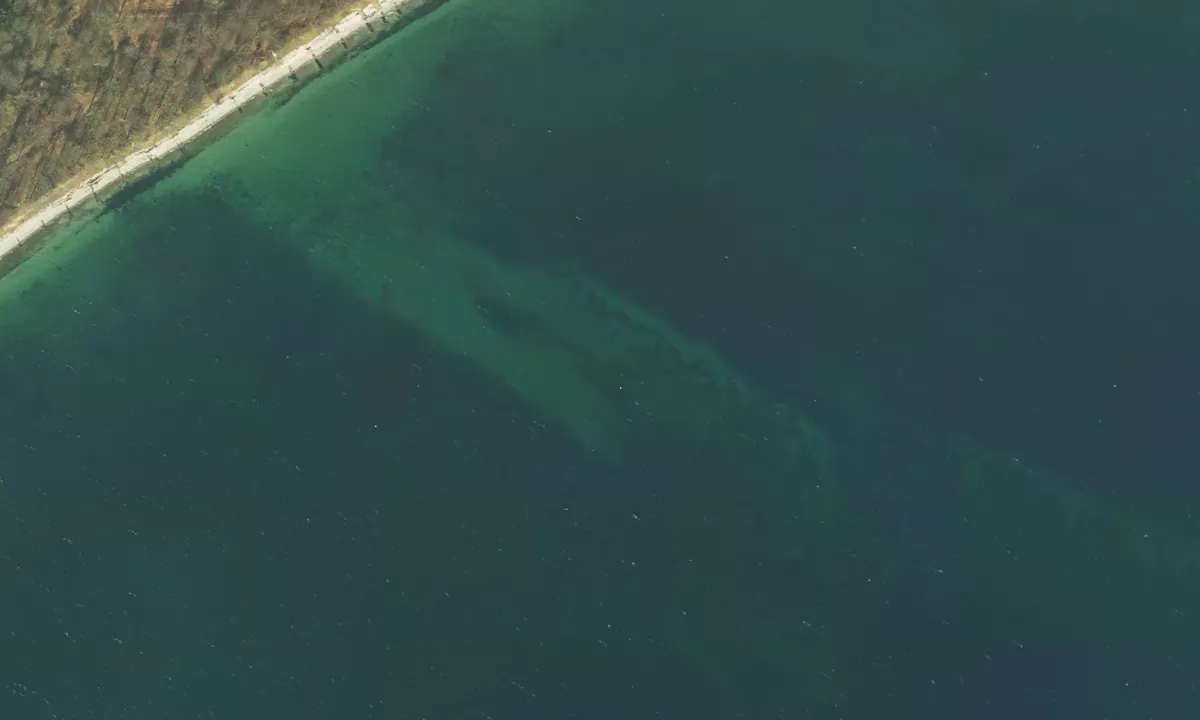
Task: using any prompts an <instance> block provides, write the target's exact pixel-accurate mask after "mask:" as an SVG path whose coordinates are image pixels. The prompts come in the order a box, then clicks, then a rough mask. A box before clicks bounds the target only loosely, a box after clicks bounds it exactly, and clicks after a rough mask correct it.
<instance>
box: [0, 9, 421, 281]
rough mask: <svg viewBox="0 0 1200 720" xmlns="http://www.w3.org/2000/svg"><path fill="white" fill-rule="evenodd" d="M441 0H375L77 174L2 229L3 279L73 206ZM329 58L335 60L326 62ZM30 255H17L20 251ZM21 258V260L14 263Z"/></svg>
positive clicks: (153, 166) (171, 159)
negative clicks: (147, 139)
mask: <svg viewBox="0 0 1200 720" xmlns="http://www.w3.org/2000/svg"><path fill="white" fill-rule="evenodd" d="M440 4H441V2H439V0H376V1H375V2H370V3H368V4H366V5H364V6H363V7H361V8H359V9H357V10H354V11H352V12H350V13H349V14H348V15H346V16H345V17H343V18H342V19H341V20H339V21H338V22H336V23H334V24H333V25H331V26H329V27H326V28H325V29H324V30H322V31H321V32H320V33H319V34H317V36H316V37H314V38H313V39H311V40H310V41H308V42H307V43H304V44H302V45H300V46H299V47H297V48H295V49H294V50H292V51H290V52H288V53H287V54H286V55H284V56H283V57H281V58H278V59H277V60H276V62H275V63H273V64H272V65H270V66H268V67H266V68H264V69H263V70H261V71H260V72H258V73H256V74H255V75H253V76H252V77H251V78H250V79H249V80H247V81H246V82H244V83H242V84H241V85H240V86H239V87H238V88H237V89H236V90H234V91H233V92H231V93H229V94H228V95H225V96H224V97H222V98H221V99H220V100H218V101H217V102H216V103H214V104H212V105H209V106H208V107H207V108H205V109H204V110H202V111H201V112H200V113H199V114H198V115H195V116H194V117H192V119H191V120H188V121H187V122H186V124H185V125H184V126H183V127H182V128H181V129H179V130H177V131H176V132H175V133H174V134H173V135H171V136H169V137H167V138H165V139H163V140H159V141H157V142H153V144H151V145H150V146H149V147H141V148H138V149H136V150H133V151H132V152H130V153H129V154H128V155H126V156H125V157H124V158H123V159H122V160H121V161H120V162H117V163H116V164H113V165H109V166H108V167H105V168H103V169H102V170H100V171H99V172H97V173H95V174H93V175H92V176H91V177H90V178H88V179H87V180H84V181H78V180H72V181H68V182H67V183H65V184H64V185H63V186H62V187H61V188H56V190H55V191H54V192H52V193H51V194H50V196H49V197H51V198H53V199H51V200H46V199H42V200H41V201H39V202H38V203H36V204H35V206H34V207H33V208H31V209H30V210H29V211H28V212H26V213H24V214H18V216H17V217H16V218H14V219H13V220H12V221H11V222H10V223H8V224H7V225H6V226H5V227H4V228H2V229H0V280H2V279H3V277H4V276H5V275H7V274H8V273H9V272H11V271H12V270H13V269H14V268H16V267H17V266H19V265H20V264H21V263H22V262H23V261H24V260H25V259H27V257H28V254H29V253H31V252H36V247H35V246H36V244H37V241H38V240H39V239H41V238H43V237H45V236H46V235H48V234H49V233H50V232H51V231H53V230H54V229H55V228H56V227H57V226H58V225H59V223H60V221H62V220H63V219H64V218H73V217H74V214H73V211H75V210H76V209H82V208H83V207H84V206H86V205H87V204H89V203H100V204H101V208H100V209H101V210H103V209H104V204H103V203H104V200H105V199H106V198H107V197H109V196H111V195H113V194H115V193H119V192H121V191H122V190H124V189H125V188H127V187H129V186H130V185H131V184H133V183H136V182H138V181H139V180H140V179H142V178H144V177H145V176H146V175H148V174H150V173H153V172H155V171H156V170H161V169H164V168H166V167H170V166H171V165H175V164H177V163H179V162H180V161H182V160H183V159H184V150H185V149H186V148H188V147H190V146H193V145H195V144H196V143H197V142H200V141H203V140H205V139H207V138H209V137H210V136H211V135H213V134H214V132H217V131H220V130H223V129H228V126H229V124H230V123H229V122H228V121H230V120H231V119H233V118H234V117H235V114H245V113H246V112H247V110H251V111H253V110H254V109H257V107H255V106H256V105H257V104H258V103H259V102H260V101H262V100H263V99H264V98H269V97H270V96H271V95H272V94H273V91H274V90H276V89H280V86H284V87H285V88H286V83H288V82H289V81H290V82H292V83H304V82H307V81H308V80H310V79H311V78H312V77H315V76H316V75H318V74H322V73H324V72H325V71H326V70H327V69H328V65H329V64H332V63H333V62H336V61H337V60H340V59H342V58H341V57H337V56H338V55H339V53H340V54H342V55H343V56H344V55H345V54H348V53H349V52H350V51H352V50H355V49H358V48H359V47H360V46H362V45H364V44H366V43H368V42H373V41H374V40H377V39H379V38H381V37H382V36H384V35H386V34H388V33H389V31H391V30H393V29H395V28H396V26H397V24H398V23H400V22H401V21H407V20H408V19H409V18H410V17H413V16H414V12H413V11H414V10H419V9H421V8H422V7H425V8H426V9H432V8H434V7H436V6H438V5H440ZM323 61H328V62H323ZM18 254H20V255H24V257H14V255H18ZM14 260H15V261H14Z"/></svg>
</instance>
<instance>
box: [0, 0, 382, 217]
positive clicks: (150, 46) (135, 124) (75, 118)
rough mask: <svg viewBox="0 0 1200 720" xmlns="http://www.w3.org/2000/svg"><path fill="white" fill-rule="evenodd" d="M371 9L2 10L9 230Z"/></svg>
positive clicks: (157, 0)
mask: <svg viewBox="0 0 1200 720" xmlns="http://www.w3.org/2000/svg"><path fill="white" fill-rule="evenodd" d="M365 4H366V3H365V0H0V161H2V162H0V225H3V224H4V223H5V222H6V221H7V220H9V219H11V218H12V217H13V216H14V213H15V211H16V210H17V208H19V207H21V206H24V205H26V204H28V203H31V202H36V201H38V200H40V199H42V198H44V197H45V196H47V195H48V194H50V193H51V192H52V191H53V190H54V189H55V188H56V187H58V186H60V185H62V184H63V183H64V182H66V181H67V180H69V179H70V178H72V177H75V176H76V175H79V174H80V173H83V172H86V171H88V170H89V169H94V168H97V167H99V166H101V165H103V164H107V162H106V161H112V160H115V159H117V158H119V157H121V156H122V155H124V154H125V152H123V151H127V150H128V149H129V148H130V146H132V145H134V144H136V143H139V142H143V141H145V140H148V139H149V138H150V137H153V136H154V135H155V134H156V133H158V132H160V131H162V130H164V129H165V128H169V127H171V126H172V125H176V124H182V122H183V121H184V119H185V118H186V117H188V116H189V115H192V114H194V113H196V112H198V111H199V110H200V109H201V108H202V107H203V106H205V105H207V104H209V103H210V102H212V101H214V100H216V99H217V98H218V97H220V95H221V93H222V91H223V89H228V88H229V86H231V85H232V84H234V83H236V82H237V81H238V80H239V79H242V78H244V77H245V76H246V75H248V74H249V73H250V71H251V70H252V69H253V68H256V67H259V66H261V65H264V64H267V63H269V62H270V61H271V60H272V57H273V53H276V52H279V51H280V50H281V49H282V48H283V47H284V45H286V44H288V43H289V42H296V41H298V40H300V39H302V38H303V36H305V35H310V34H314V33H316V32H317V31H319V30H320V29H321V28H322V27H324V26H325V25H327V24H330V23H332V22H334V21H335V20H337V19H338V18H339V17H340V16H342V15H344V14H345V13H346V12H348V11H349V10H351V9H353V8H355V7H360V6H362V5H365Z"/></svg>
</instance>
